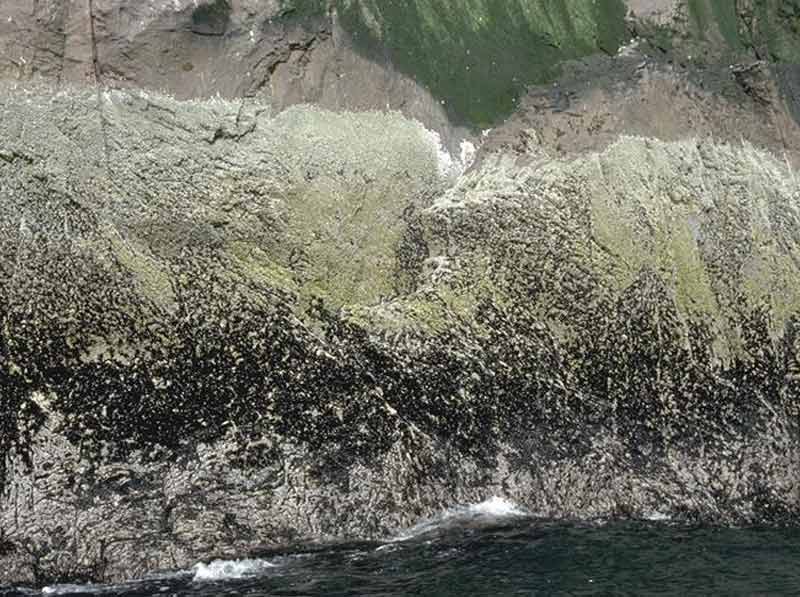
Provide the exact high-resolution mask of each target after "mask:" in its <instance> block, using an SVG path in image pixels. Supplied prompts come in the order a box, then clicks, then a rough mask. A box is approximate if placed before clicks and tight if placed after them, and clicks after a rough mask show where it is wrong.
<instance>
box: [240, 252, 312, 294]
mask: <svg viewBox="0 0 800 597" xmlns="http://www.w3.org/2000/svg"><path fill="white" fill-rule="evenodd" d="M227 252H228V253H229V254H230V255H232V256H233V257H234V258H235V259H236V261H237V262H238V263H239V265H240V266H242V268H243V269H244V271H245V272H246V273H247V275H248V276H249V277H250V278H251V279H253V280H255V281H258V282H261V283H263V284H265V285H267V286H269V287H273V288H278V289H281V290H286V291H291V292H296V291H297V288H298V287H297V282H296V281H295V279H294V274H293V273H292V272H291V271H290V270H288V269H286V268H285V267H283V266H282V265H280V264H279V263H277V262H275V261H274V260H273V259H272V258H271V257H270V256H269V254H268V253H267V252H266V251H264V250H263V249H261V248H260V247H258V246H256V245H255V244H253V243H250V242H242V241H235V242H232V243H229V245H228V246H227Z"/></svg>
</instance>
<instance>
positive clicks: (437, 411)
mask: <svg viewBox="0 0 800 597" xmlns="http://www.w3.org/2000/svg"><path fill="white" fill-rule="evenodd" d="M398 6H399V5H395V4H393V3H390V2H376V1H373V0H340V1H337V2H324V1H322V0H317V1H315V0H295V1H294V2H289V1H288V0H280V1H278V0H212V1H192V2H189V1H188V0H174V1H169V2H168V1H161V0H151V1H148V2H136V3H132V2H131V3H129V2H122V1H120V0H80V1H78V0H75V1H66V0H31V1H30V2H22V1H20V2H11V3H3V4H2V5H0V77H1V78H2V82H1V83H0V214H2V217H0V321H1V322H2V327H1V328H0V412H1V413H2V419H1V420H0V452H1V453H2V454H0V457H1V458H0V487H1V488H2V494H1V498H0V499H1V501H0V559H2V562H3V565H2V567H0V570H2V571H0V582H12V581H13V582H28V583H35V584H45V583H51V582H57V581H89V580H95V581H99V580H108V579H121V578H130V577H132V576H136V575H141V574H144V573H146V572H150V571H153V570H157V569H162V568H172V567H186V566H189V565H191V564H193V563H194V562H196V561H198V560H201V559H204V558H208V557H211V556H218V555H223V554H225V555H230V556H241V555H243V554H247V553H255V552H258V550H260V549H264V548H267V547H270V546H275V545H279V544H283V543H289V542H295V541H300V540H329V539H339V538H356V537H376V536H384V535H388V534H391V533H393V532H396V531H397V530H398V529H400V528H403V527H404V526H407V525H410V524H412V523H413V522H415V521H416V520H417V519H418V518H419V517H422V516H426V515H430V514H431V513H433V512H435V511H437V510H439V509H441V508H443V507H446V506H448V505H452V504H454V503H458V502H464V501H475V500H479V499H483V498H485V497H487V496H489V495H500V494H502V495H504V496H506V497H509V498H511V499H514V500H515V501H517V502H518V503H520V504H523V505H524V506H525V507H526V508H528V509H529V510H530V511H531V512H534V513H536V514H537V515H541V516H543V517H555V518H564V517H574V518H609V517H634V518H635V517H643V516H648V515H650V514H652V513H653V512H660V513H663V514H666V515H669V516H671V517H672V518H673V519H675V520H677V521H691V522H695V521H701V522H707V523H714V524H749V523H759V524H785V523H794V522H797V521H798V518H799V517H800V478H798V466H799V465H800V447H799V446H798V439H799V438H798V429H797V425H798V416H799V415H800V399H799V397H798V389H799V386H798V383H799V382H800V377H799V376H800V364H799V363H798V350H800V336H798V325H800V322H798V312H799V311H800V284H798V282H799V281H800V203H799V202H798V197H799V194H800V187H798V185H797V181H796V168H797V165H798V160H800V152H799V151H798V149H799V148H800V145H798V141H800V136H798V127H797V122H796V120H795V118H796V116H797V115H798V114H800V111H798V103H797V95H796V91H795V90H796V89H798V88H800V87H798V80H797V73H798V69H797V67H796V64H795V55H796V53H797V51H798V49H799V48H800V45H799V44H800V37H798V36H797V35H796V33H795V25H796V21H797V19H798V18H800V16H798V15H800V4H798V8H795V7H794V3H793V2H781V3H775V2H768V1H756V0H739V1H737V2H735V3H733V2H716V1H715V0H686V1H683V0H628V1H627V2H622V1H620V0H608V1H603V2H600V1H598V2H593V3H587V2H583V1H578V0H575V1H574V2H573V1H572V0H564V1H559V2H545V1H543V0H526V1H523V0H515V1H513V2H507V3H502V4H501V3H496V2H490V1H488V0H486V1H482V0H474V1H470V2H455V1H454V0H414V1H412V2H408V3H407V4H406V5H404V7H403V9H402V10H401V9H400V8H399V7H398Z"/></svg>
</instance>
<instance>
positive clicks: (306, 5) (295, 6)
mask: <svg viewBox="0 0 800 597" xmlns="http://www.w3.org/2000/svg"><path fill="white" fill-rule="evenodd" d="M326 10H327V2H326V0H281V15H282V16H283V17H285V18H308V17H317V16H322V15H324V14H325V12H326Z"/></svg>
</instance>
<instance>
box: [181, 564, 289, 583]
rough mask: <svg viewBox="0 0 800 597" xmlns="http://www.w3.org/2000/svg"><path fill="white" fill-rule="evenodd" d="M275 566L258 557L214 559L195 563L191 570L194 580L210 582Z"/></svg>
mask: <svg viewBox="0 0 800 597" xmlns="http://www.w3.org/2000/svg"><path fill="white" fill-rule="evenodd" d="M275 567H276V565H275V564H272V563H270V562H267V561H266V560H260V559H252V560H250V559H248V560H214V561H212V562H210V563H208V564H204V563H203V562H200V563H198V564H195V565H194V567H193V568H192V571H193V572H194V581H195V582H212V581H220V580H235V579H240V578H248V577H251V576H258V575H260V574H263V573H264V572H265V571H267V570H270V569H271V568H275Z"/></svg>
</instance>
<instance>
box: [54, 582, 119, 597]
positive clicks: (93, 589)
mask: <svg viewBox="0 0 800 597" xmlns="http://www.w3.org/2000/svg"><path fill="white" fill-rule="evenodd" d="M105 588H107V587H103V586H95V585H70V584H64V585H49V586H47V587H44V588H43V589H42V595H71V594H73V593H82V594H86V593H100V592H101V591H103V590H104V589H105Z"/></svg>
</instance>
